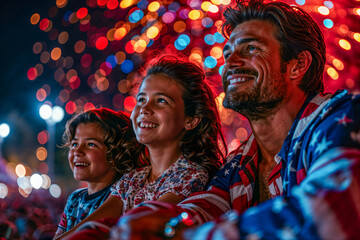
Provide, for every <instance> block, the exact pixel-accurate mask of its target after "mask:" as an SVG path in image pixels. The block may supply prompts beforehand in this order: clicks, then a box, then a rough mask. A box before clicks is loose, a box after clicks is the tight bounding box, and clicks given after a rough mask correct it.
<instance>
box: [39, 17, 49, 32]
mask: <svg viewBox="0 0 360 240" xmlns="http://www.w3.org/2000/svg"><path fill="white" fill-rule="evenodd" d="M49 24H50V21H49V19H47V18H44V19H43V20H41V21H40V23H39V28H40V29H41V30H43V31H44V30H45V29H47V28H48V27H49Z"/></svg>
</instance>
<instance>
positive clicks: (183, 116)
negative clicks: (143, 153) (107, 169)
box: [73, 55, 227, 239]
mask: <svg viewBox="0 0 360 240" xmlns="http://www.w3.org/2000/svg"><path fill="white" fill-rule="evenodd" d="M136 99H137V104H136V106H135V108H134V110H133V112H132V114H131V120H132V124H133V128H134V131H135V135H136V138H137V140H138V141H139V142H140V143H141V144H144V145H145V146H146V147H147V150H148V153H149V158H150V165H149V166H146V167H142V168H137V169H135V170H133V171H132V172H130V173H129V174H126V175H124V176H123V177H122V178H121V179H120V180H119V181H118V182H116V183H115V184H114V185H113V187H112V193H111V194H112V195H111V196H110V197H109V198H108V199H107V200H106V202H105V203H104V204H103V205H102V206H101V207H100V208H99V209H98V210H97V211H95V212H94V213H93V214H92V215H90V216H89V217H88V218H87V219H86V220H87V221H89V220H98V219H100V218H104V217H107V218H109V217H111V218H113V219H114V220H115V219H117V218H119V217H120V216H121V215H122V214H124V213H126V212H127V211H128V210H130V209H132V208H134V207H136V206H137V205H139V204H140V203H141V202H144V201H151V200H157V201H163V202H170V203H178V202H180V201H181V200H183V199H184V198H186V197H187V196H188V195H190V194H191V193H193V192H197V191H200V190H202V189H203V188H204V187H205V185H206V183H207V181H208V180H209V178H210V177H211V176H212V175H213V174H214V173H215V172H216V170H217V169H218V168H219V167H220V166H221V164H222V163H223V159H224V157H225V155H226V152H227V151H226V144H225V140H224V137H223V135H222V132H221V125H220V120H219V119H220V118H219V114H218V112H217V108H216V103H215V99H214V95H213V93H212V91H211V89H210V87H209V86H208V85H207V83H206V82H205V74H204V71H203V70H202V68H201V67H199V66H198V65H197V64H195V63H192V62H189V61H187V60H184V59H182V58H179V57H176V56H173V55H170V56H169V55H166V56H163V57H161V58H160V59H158V60H154V61H152V62H150V63H149V64H148V66H147V68H146V70H145V76H144V78H143V80H142V82H141V83H140V88H139V92H138V93H137V95H136ZM95 223H98V225H102V224H99V221H97V222H95ZM115 223H116V221H113V222H111V224H109V225H112V224H115ZM95 225H96V224H95ZM102 226H103V225H102ZM99 229H100V230H101V231H105V232H106V233H107V232H108V228H107V229H106V228H103V227H101V228H99ZM90 231H93V232H94V231H95V232H96V230H90ZM98 232H99V231H98ZM83 233H84V231H83ZM79 234H80V235H79ZM93 234H94V233H93ZM83 236H84V235H83ZM87 236H89V234H87ZM73 238H74V239H80V238H81V233H78V234H74V235H73Z"/></svg>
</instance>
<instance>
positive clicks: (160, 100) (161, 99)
mask: <svg viewBox="0 0 360 240" xmlns="http://www.w3.org/2000/svg"><path fill="white" fill-rule="evenodd" d="M158 102H159V103H167V101H166V100H165V99H163V98H159V99H158Z"/></svg>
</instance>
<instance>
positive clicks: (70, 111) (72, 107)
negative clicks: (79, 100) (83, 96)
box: [65, 101, 76, 114]
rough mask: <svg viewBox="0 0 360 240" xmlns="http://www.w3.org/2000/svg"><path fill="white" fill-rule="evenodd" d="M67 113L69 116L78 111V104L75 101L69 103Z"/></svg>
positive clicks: (66, 106)
mask: <svg viewBox="0 0 360 240" xmlns="http://www.w3.org/2000/svg"><path fill="white" fill-rule="evenodd" d="M65 111H66V112H67V113H68V114H73V113H74V112H75V111H76V104H75V103H74V102H73V101H69V102H67V103H66V105H65Z"/></svg>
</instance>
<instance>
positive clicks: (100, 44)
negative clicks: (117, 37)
mask: <svg viewBox="0 0 360 240" xmlns="http://www.w3.org/2000/svg"><path fill="white" fill-rule="evenodd" d="M108 43H109V41H108V39H107V38H106V37H104V36H101V37H99V38H98V39H97V40H96V42H95V47H96V48H97V49H99V50H104V49H105V48H106V47H107V45H108Z"/></svg>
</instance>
